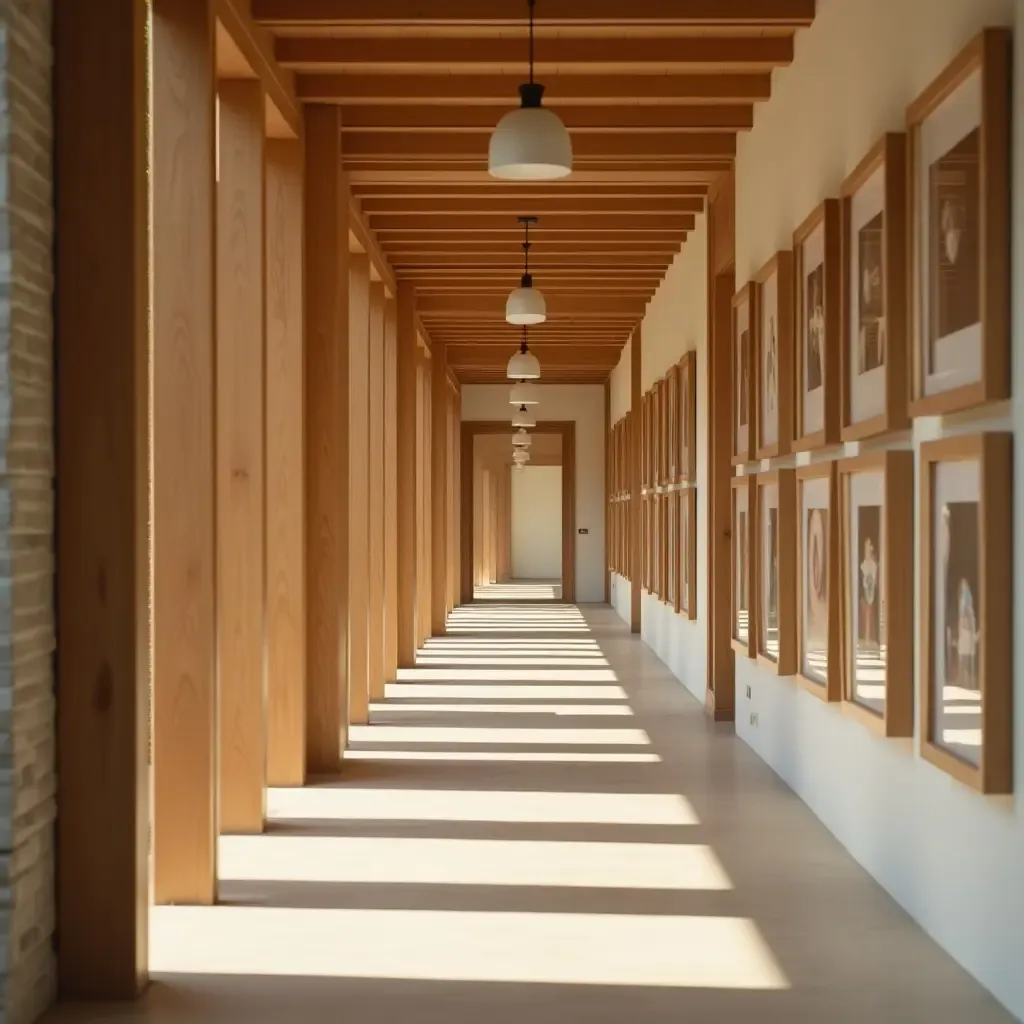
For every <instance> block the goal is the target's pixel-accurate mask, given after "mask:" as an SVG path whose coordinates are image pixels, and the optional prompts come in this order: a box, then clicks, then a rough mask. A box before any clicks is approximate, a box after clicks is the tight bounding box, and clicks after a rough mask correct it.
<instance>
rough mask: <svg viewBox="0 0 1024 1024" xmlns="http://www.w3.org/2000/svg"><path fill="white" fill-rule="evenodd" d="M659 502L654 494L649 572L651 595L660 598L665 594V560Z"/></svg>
mask: <svg viewBox="0 0 1024 1024" xmlns="http://www.w3.org/2000/svg"><path fill="white" fill-rule="evenodd" d="M661 502H662V496H661V495H660V494H654V495H652V496H651V522H652V524H653V527H654V538H653V539H654V544H653V548H654V567H653V570H652V572H651V593H652V594H654V596H655V597H661V595H662V594H663V593H664V592H665V591H664V589H663V587H662V577H661V573H662V570H663V568H664V565H665V559H664V556H663V553H662V547H661V542H662V535H663V531H662V528H661Z"/></svg>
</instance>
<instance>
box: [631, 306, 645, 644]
mask: <svg viewBox="0 0 1024 1024" xmlns="http://www.w3.org/2000/svg"><path fill="white" fill-rule="evenodd" d="M642 368H643V326H642V325H640V324H638V325H637V328H636V330H635V331H634V332H633V341H632V344H631V345H630V360H629V407H630V409H631V410H632V412H633V422H634V424H635V429H634V430H633V431H632V433H631V436H630V438H629V458H630V466H629V485H630V497H629V505H630V511H631V512H632V516H631V518H630V523H629V533H630V538H629V543H630V548H631V549H632V563H633V565H634V566H636V567H637V569H636V571H635V572H634V573H633V580H632V582H631V584H630V602H629V604H630V608H629V630H630V632H631V633H639V632H640V615H641V611H640V609H641V601H640V598H641V585H640V584H641V579H642V576H641V573H640V571H639V567H640V566H641V565H642V564H643V557H644V550H643V543H644V535H643V524H642V522H641V520H642V518H643V517H642V514H641V513H642V498H641V496H640V483H641V479H642V477H641V461H642V455H641V448H640V439H641V431H640V428H639V423H640V394H641V386H640V375H641V372H642Z"/></svg>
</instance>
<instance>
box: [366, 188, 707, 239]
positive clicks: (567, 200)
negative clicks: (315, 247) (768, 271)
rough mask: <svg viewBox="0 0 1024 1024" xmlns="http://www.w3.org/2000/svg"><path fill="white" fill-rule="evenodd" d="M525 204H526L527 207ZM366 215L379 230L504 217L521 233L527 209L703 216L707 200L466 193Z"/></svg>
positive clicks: (378, 202)
mask: <svg viewBox="0 0 1024 1024" xmlns="http://www.w3.org/2000/svg"><path fill="white" fill-rule="evenodd" d="M524 204H526V205H525V206H524ZM360 205H361V206H362V209H363V213H364V214H366V216H367V217H368V218H369V220H370V225H371V226H372V227H374V228H376V227H377V223H378V220H377V219H378V218H380V217H408V216H416V217H420V218H424V219H425V218H426V217H428V216H429V215H433V216H435V217H437V216H443V217H445V218H449V217H453V216H454V217H459V216H465V215H466V214H469V213H472V214H473V216H488V215H490V216H500V217H502V218H503V219H504V220H510V221H511V222H512V223H513V224H515V225H516V226H517V227H518V228H519V230H520V231H522V226H521V225H519V224H518V223H517V220H516V218H517V217H520V216H522V212H523V210H524V209H528V210H529V211H530V215H531V216H534V217H544V218H547V217H549V216H551V215H552V214H553V215H555V216H556V217H562V218H568V217H571V216H576V217H588V218H589V217H593V216H600V217H606V216H608V215H625V214H631V215H632V214H644V215H647V216H651V215H654V214H669V215H670V216H675V215H677V214H681V213H688V214H694V213H703V212H704V199H703V197H702V196H680V197H676V198H668V197H666V196H656V197H652V198H650V199H633V198H623V199H586V198H577V197H574V196H572V195H566V196H565V197H563V198H562V199H527V198H525V197H519V198H516V199H491V198H489V197H486V196H468V195H466V193H465V191H463V192H462V193H461V194H460V195H453V196H451V197H450V198H449V199H401V198H396V197H394V196H387V197H380V198H375V199H364V200H363V201H362V203H361V204H360Z"/></svg>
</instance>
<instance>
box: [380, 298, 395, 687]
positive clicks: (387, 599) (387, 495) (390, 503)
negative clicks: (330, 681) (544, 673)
mask: <svg viewBox="0 0 1024 1024" xmlns="http://www.w3.org/2000/svg"><path fill="white" fill-rule="evenodd" d="M397 356H398V305H397V303H396V301H395V299H394V297H391V298H388V299H387V300H386V301H385V304H384V463H383V468H384V538H385V550H384V591H385V593H384V678H385V679H387V680H391V679H394V678H395V677H396V676H397V675H398V561H399V551H398V459H399V456H398V358H397Z"/></svg>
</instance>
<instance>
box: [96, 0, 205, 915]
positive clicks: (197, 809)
mask: <svg viewBox="0 0 1024 1024" xmlns="http://www.w3.org/2000/svg"><path fill="white" fill-rule="evenodd" d="M152 59H153V72H152V87H153V94H152V108H153V125H154V136H153V156H152V166H153V170H152V189H153V195H152V230H153V243H152V260H153V264H152V281H153V312H152V317H153V344H152V350H153V357H152V358H153V364H152V403H153V408H152V429H153V439H152V466H153V484H152V487H153V493H152V515H153V540H152V552H153V553H152V572H153V729H154V733H153V797H154V808H153V892H154V899H155V901H156V902H157V903H198V904H210V903H213V902H214V899H215V897H216V890H217V883H216V851H217V828H216V806H217V730H216V722H217V668H216V652H217V636H216V621H215V618H216V617H215V599H214V569H215V564H216V561H215V560H216V546H215V543H214V538H215V519H214V447H215V423H214V376H215V348H214V325H215V321H216V309H215V291H214V279H215V278H214V275H215V252H216V249H215V228H214V222H215V216H216V185H215V170H214V167H215V147H216V140H215V125H214V119H215V115H214V107H215V99H216V96H215V81H214V18H213V5H212V3H211V2H210V0H155V2H154V4H153V58H152ZM108 369H109V367H108ZM103 916H104V917H105V916H106V915H103Z"/></svg>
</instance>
